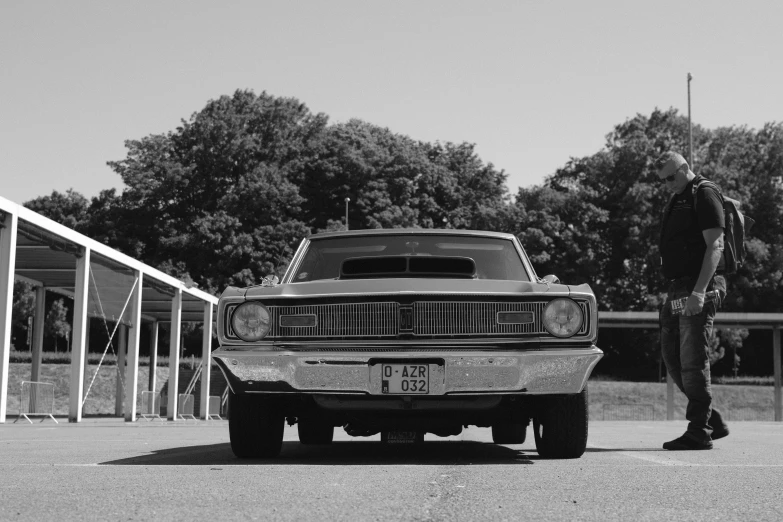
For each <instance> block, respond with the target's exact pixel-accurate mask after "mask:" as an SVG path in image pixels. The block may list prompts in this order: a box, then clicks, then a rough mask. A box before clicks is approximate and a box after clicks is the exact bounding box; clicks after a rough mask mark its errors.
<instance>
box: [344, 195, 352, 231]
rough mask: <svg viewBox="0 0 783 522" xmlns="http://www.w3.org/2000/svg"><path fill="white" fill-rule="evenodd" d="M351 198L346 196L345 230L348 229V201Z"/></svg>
mask: <svg viewBox="0 0 783 522" xmlns="http://www.w3.org/2000/svg"><path fill="white" fill-rule="evenodd" d="M350 201H351V198H345V230H348V203H349V202H350Z"/></svg>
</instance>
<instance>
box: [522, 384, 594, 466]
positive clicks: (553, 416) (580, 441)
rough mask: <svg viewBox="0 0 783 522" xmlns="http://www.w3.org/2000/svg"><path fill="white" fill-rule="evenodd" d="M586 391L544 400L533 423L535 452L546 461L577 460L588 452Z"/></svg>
mask: <svg viewBox="0 0 783 522" xmlns="http://www.w3.org/2000/svg"><path fill="white" fill-rule="evenodd" d="M587 424H588V407H587V388H585V389H584V390H582V392H581V393H577V394H576V395H562V396H557V397H547V398H545V399H543V400H542V402H541V404H540V405H539V407H538V412H537V413H536V416H535V418H534V419H533V434H534V435H535V439H536V449H537V450H538V454H539V455H540V456H541V457H544V458H548V459H578V458H579V457H581V456H582V455H583V454H584V452H585V449H586V448H587Z"/></svg>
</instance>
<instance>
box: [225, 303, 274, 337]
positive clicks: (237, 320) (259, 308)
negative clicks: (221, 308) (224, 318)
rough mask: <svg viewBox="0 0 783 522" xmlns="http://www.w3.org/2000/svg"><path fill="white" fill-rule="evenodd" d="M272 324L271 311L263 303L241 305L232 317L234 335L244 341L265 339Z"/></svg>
mask: <svg viewBox="0 0 783 522" xmlns="http://www.w3.org/2000/svg"><path fill="white" fill-rule="evenodd" d="M271 325H272V322H271V321H270V317H269V310H267V309H266V306H264V305H262V304H261V303H254V302H252V301H251V302H247V303H243V304H241V305H239V306H238V307H237V308H236V310H234V313H233V314H232V315H231V326H232V327H233V328H234V333H235V334H237V337H239V338H240V339H242V340H243V341H248V342H253V341H258V340H260V339H263V338H264V337H265V336H266V334H267V333H269V328H270V327H271Z"/></svg>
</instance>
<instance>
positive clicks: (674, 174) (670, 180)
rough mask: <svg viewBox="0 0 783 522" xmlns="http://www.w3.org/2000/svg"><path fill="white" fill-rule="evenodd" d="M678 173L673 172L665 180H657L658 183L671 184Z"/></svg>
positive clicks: (676, 171)
mask: <svg viewBox="0 0 783 522" xmlns="http://www.w3.org/2000/svg"><path fill="white" fill-rule="evenodd" d="M679 171H680V169H677V170H675V171H674V172H672V173H671V174H670V175H668V176H666V177H665V178H658V181H660V182H661V183H671V182H672V181H674V178H675V177H676V176H677V173H678V172H679Z"/></svg>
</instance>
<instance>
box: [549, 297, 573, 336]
mask: <svg viewBox="0 0 783 522" xmlns="http://www.w3.org/2000/svg"><path fill="white" fill-rule="evenodd" d="M544 326H545V327H546V329H547V330H548V331H549V333H551V334H552V335H554V336H555V337H571V336H572V335H574V334H575V333H576V332H578V331H579V329H580V328H581V327H582V309H581V308H580V307H579V305H578V304H576V303H575V302H573V301H572V300H570V299H563V298H561V299H555V300H554V301H550V303H549V304H548V305H546V308H544Z"/></svg>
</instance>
